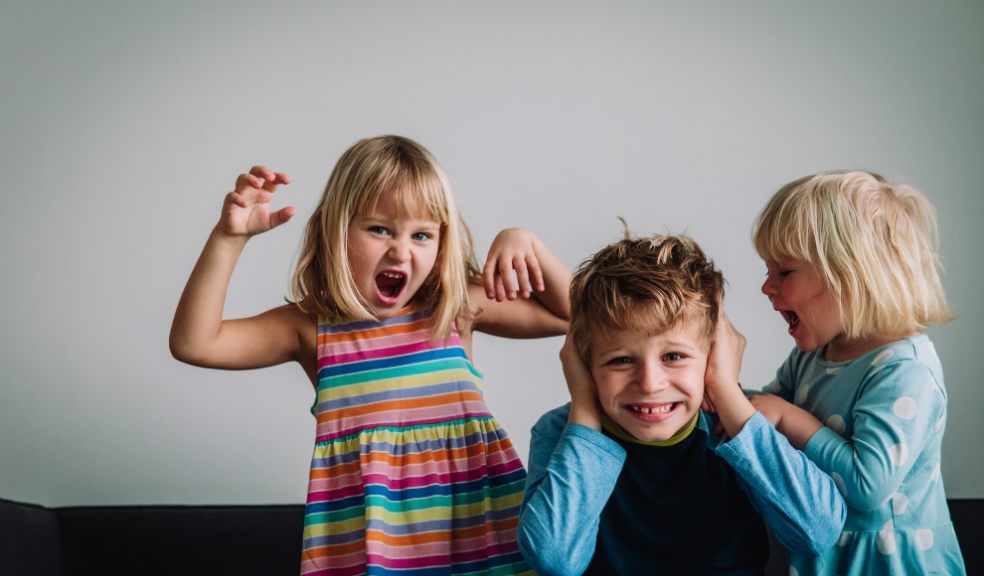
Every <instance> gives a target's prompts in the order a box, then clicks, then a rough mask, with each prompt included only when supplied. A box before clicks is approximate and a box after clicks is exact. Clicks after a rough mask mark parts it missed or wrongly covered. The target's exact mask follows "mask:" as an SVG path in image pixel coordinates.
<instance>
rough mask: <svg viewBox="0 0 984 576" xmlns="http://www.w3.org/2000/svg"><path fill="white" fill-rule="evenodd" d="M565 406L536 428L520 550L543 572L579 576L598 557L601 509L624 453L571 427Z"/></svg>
mask: <svg viewBox="0 0 984 576" xmlns="http://www.w3.org/2000/svg"><path fill="white" fill-rule="evenodd" d="M567 414H568V410H567V409H566V407H564V408H558V409H556V410H552V411H551V412H548V413H547V414H545V415H544V416H543V417H542V418H540V420H539V422H537V423H536V425H535V426H534V427H533V430H532V439H531V441H530V457H529V467H528V468H529V472H528V476H527V478H526V493H525V494H524V497H523V505H522V509H521V511H520V517H519V531H518V539H519V549H520V551H521V552H522V554H523V557H525V558H526V561H527V562H528V563H529V564H530V565H531V566H532V567H533V569H534V570H536V571H537V572H538V573H540V574H547V575H554V574H564V575H566V574H572V575H573V574H581V573H583V572H584V571H585V570H586V569H587V567H588V564H589V563H590V562H591V558H592V557H594V551H595V541H596V539H597V535H598V524H599V521H600V519H601V511H602V510H603V509H604V507H605V504H606V503H607V502H608V498H609V497H610V496H611V494H612V490H614V489H615V483H616V481H617V480H618V476H619V474H620V473H621V471H622V465H623V464H624V462H625V450H623V449H622V447H621V446H619V445H618V444H617V443H616V442H615V441H613V440H612V439H610V438H608V437H607V436H605V435H604V434H602V433H601V432H598V431H595V430H592V429H590V428H588V427H586V426H581V425H579V424H570V425H568V424H567Z"/></svg>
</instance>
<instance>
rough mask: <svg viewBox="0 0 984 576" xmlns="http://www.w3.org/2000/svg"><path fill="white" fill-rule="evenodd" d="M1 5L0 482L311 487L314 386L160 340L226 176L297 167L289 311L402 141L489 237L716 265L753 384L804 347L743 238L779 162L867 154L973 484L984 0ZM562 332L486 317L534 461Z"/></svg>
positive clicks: (150, 487)
mask: <svg viewBox="0 0 984 576" xmlns="http://www.w3.org/2000/svg"><path fill="white" fill-rule="evenodd" d="M273 6H274V4H270V3H268V2H256V1H241V2H201V1H195V2H191V1H187V0H178V1H175V2H146V1H138V2H123V1H119V2H112V1H105V0H102V1H101V0H91V1H85V2H69V1H66V0H53V1H43V0H42V1H37V2H27V1H15V0H5V1H3V2H2V3H0V85H2V89H0V190H2V194H3V203H2V214H3V218H2V223H0V246H2V248H0V270H2V274H3V280H2V283H0V286H2V289H3V292H2V298H0V366H2V368H0V378H2V382H0V497H4V498H11V499H15V500H24V501H32V502H38V503H41V504H46V505H87V504H149V503H165V504H166V503H187V504H198V503H297V502H302V501H303V500H304V496H305V490H306V483H307V469H308V460H309V457H310V454H311V447H312V441H313V431H314V421H313V418H312V416H311V414H310V413H309V411H308V410H309V407H310V405H311V403H312V400H313V395H314V393H313V390H312V389H311V386H310V384H309V383H308V382H307V380H306V378H305V377H304V375H303V374H302V371H301V370H300V368H299V367H298V366H296V365H286V366H279V367H275V368H270V369H265V370H256V371H251V372H224V371H216V370H206V369H200V368H194V367H191V366H187V365H183V364H180V363H178V362H177V361H175V360H173V359H172V358H171V356H170V354H169V352H168V346H167V337H168V330H169V327H170V322H171V316H172V314H173V311H174V307H175V304H176V303H177V300H178V296H179V294H180V292H181V289H182V287H183V285H184V282H185V280H186V279H187V276H188V273H189V272H190V271H191V268H192V265H193V264H194V262H195V259H196V258H197V256H198V254H199V251H200V250H201V247H202V245H203V243H204V241H205V239H206V237H207V236H208V233H209V231H210V229H211V227H212V226H213V225H214V223H215V222H216V220H217V217H218V213H219V208H220V205H221V202H222V196H223V194H225V193H226V192H227V191H229V190H230V189H231V188H232V185H233V182H234V180H235V177H236V175H237V174H238V173H239V172H242V171H244V170H247V169H248V168H249V167H250V166H251V165H253V164H257V163H264V164H267V165H269V166H272V167H274V168H276V169H278V170H281V171H284V172H287V173H288V174H290V175H291V176H292V177H293V183H292V184H291V185H290V186H289V187H286V188H284V189H283V191H282V193H281V197H280V200H279V203H280V205H284V204H288V203H289V204H293V205H295V206H297V208H298V211H299V217H297V218H296V219H295V220H294V221H292V222H291V223H289V224H288V225H286V226H284V227H282V228H280V229H277V230H276V231H274V232H271V233H269V234H267V235H264V236H261V237H258V238H255V239H253V240H252V241H251V242H250V244H249V246H248V247H247V250H246V252H245V253H244V255H243V257H242V260H241V262H240V264H239V267H238V268H237V270H236V273H235V275H234V277H233V280H232V285H231V289H230V292H229V296H228V300H227V313H228V315H229V316H242V315H250V314H254V313H257V312H260V311H262V310H265V309H267V308H270V307H273V306H276V305H279V304H280V303H282V302H283V298H284V296H285V295H286V293H287V283H288V278H289V274H290V271H291V268H292V265H293V262H294V258H295V257H296V254H297V248H298V243H299V238H300V233H301V230H302V228H303V224H304V222H305V220H306V218H307V215H308V214H309V213H310V211H311V210H312V208H313V206H314V203H315V201H316V200H317V198H318V196H319V195H320V193H321V190H322V189H323V187H324V185H325V182H326V181H327V178H328V174H329V172H330V171H331V168H332V166H333V165H334V163H335V161H336V159H337V158H338V156H339V155H340V154H341V153H342V151H343V150H345V149H346V148H347V147H348V146H350V145H351V144H352V143H353V142H355V141H356V140H358V139H360V138H363V137H367V136H373V135H378V134H384V133H396V134H402V135H406V136H409V137H411V138H414V139H415V140H417V141H419V142H421V143H422V144H424V145H425V146H427V147H428V148H429V149H430V150H431V151H432V152H433V153H434V154H435V155H436V157H437V158H438V159H439V160H440V161H441V163H442V164H443V166H444V168H445V170H446V171H447V173H448V174H449V176H450V177H451V179H452V181H453V183H454V186H455V189H456V192H457V194H458V197H459V199H460V205H461V207H462V211H463V213H464V215H465V217H466V219H467V220H468V222H469V224H470V226H471V228H472V231H473V233H474V235H475V238H476V243H477V248H478V254H479V258H480V259H482V260H484V255H485V252H486V251H487V249H488V246H489V243H490V242H491V240H492V238H493V237H494V236H495V233H496V232H497V231H498V230H499V229H501V228H503V227H507V226H523V227H528V228H530V229H532V230H534V231H535V232H536V233H537V234H538V235H539V237H540V238H541V239H542V240H543V241H544V242H545V243H546V244H548V245H549V246H551V247H552V248H553V249H554V251H555V252H556V253H557V254H558V255H559V256H560V257H561V259H562V260H563V261H564V262H566V263H567V264H568V265H570V266H571V267H573V266H575V265H576V264H577V263H579V262H580V261H581V260H582V259H584V258H585V257H587V256H588V255H590V254H591V253H592V252H594V251H595V250H597V249H599V248H600V247H602V246H603V245H605V244H606V243H608V242H611V241H613V240H616V239H617V238H618V237H619V235H620V233H621V229H620V225H619V223H618V220H617V217H618V216H623V217H625V218H626V219H627V220H628V222H629V224H630V226H631V228H632V230H633V231H635V232H637V233H649V232H686V233H689V234H691V235H693V236H694V237H695V238H697V239H698V241H700V242H701V243H702V244H703V246H704V247H705V248H706V250H707V252H708V253H709V254H710V255H711V256H712V257H713V258H714V259H715V261H716V262H717V264H718V266H719V267H720V268H721V269H722V270H723V271H724V273H725V275H726V277H727V279H728V281H729V290H728V297H727V310H728V312H729V314H730V315H731V317H732V319H733V321H734V322H735V324H736V325H737V326H738V328H739V329H741V330H742V331H743V332H744V333H745V334H746V336H747V337H748V341H749V344H748V350H747V353H746V356H745V361H744V365H743V372H742V381H743V383H744V384H745V385H746V386H747V387H750V388H759V387H761V386H763V385H764V384H766V383H767V382H768V381H769V380H771V378H772V376H773V374H774V371H775V369H776V367H777V366H778V365H779V363H780V361H781V360H782V359H783V358H784V357H785V355H786V354H787V353H788V352H789V350H790V349H791V347H792V340H791V339H790V338H789V336H788V335H787V334H786V330H785V324H784V323H783V321H782V319H781V318H780V317H779V315H778V314H776V313H774V312H773V311H772V310H771V307H770V305H769V303H768V301H767V299H766V298H765V297H763V296H762V295H761V294H760V292H759V286H760V284H761V282H762V280H763V278H764V273H765V267H764V265H763V263H762V262H761V261H760V260H759V259H758V257H757V256H756V254H755V252H754V250H753V248H752V245H751V242H750V240H749V232H750V228H751V224H752V221H753V219H754V217H755V215H756V214H757V213H758V211H759V210H760V209H761V207H762V206H763V204H764V203H765V201H766V200H767V199H768V198H769V196H770V195H771V194H772V193H773V192H774V191H775V190H776V189H777V188H778V187H779V186H781V185H782V184H783V183H785V182H787V181H789V180H791V179H793V178H796V177H799V176H801V175H804V174H807V173H811V172H815V171H818V170H823V169H831V168H865V169H870V170H874V171H878V172H881V173H883V174H885V175H886V176H888V177H889V178H892V179H899V180H904V181H906V182H909V183H911V184H913V185H915V186H916V187H918V188H920V189H922V190H923V191H924V192H925V193H926V195H927V196H928V197H929V198H930V199H931V201H932V202H934V203H935V205H936V207H937V209H938V212H939V220H940V224H941V231H942V242H943V257H944V264H945V267H946V270H945V279H944V281H945V285H946V288H947V291H948V294H949V297H950V298H951V300H952V304H953V305H954V308H955V309H956V312H957V319H956V320H955V321H954V322H951V323H949V324H946V325H943V326H938V327H934V328H932V329H931V330H930V333H931V336H932V337H933V339H934V341H935V342H936V347H937V349H938V350H939V352H940V354H941V356H942V359H943V363H944V368H945V372H946V386H947V389H948V391H949V421H948V423H947V436H946V441H945V446H944V461H943V476H944V479H945V482H946V487H947V491H948V496H950V497H965V498H966V497H975V498H980V497H984V462H982V460H984V451H982V447H981V443H980V442H979V441H978V440H979V438H980V437H981V433H982V431H984V424H982V418H981V414H980V409H981V407H982V406H984V402H982V401H984V386H982V378H981V376H980V373H981V370H980V364H979V359H980V356H981V352H980V351H979V348H980V344H981V342H982V328H981V327H982V324H984V314H982V307H981V303H980V287H981V285H982V269H984V264H982V258H981V256H980V253H981V248H982V247H984V233H982V231H981V226H980V220H981V218H982V216H984V194H982V192H981V182H982V181H984V115H982V108H981V106H982V103H984V74H982V72H984V4H982V3H980V2H978V1H976V0H968V1H950V2H933V3H919V2H895V1H878V2H838V1H834V2H822V3H820V2H816V3H806V2H786V1H779V0H777V1H772V2H731V1H719V2H649V1H646V2H643V1H639V2H618V1H615V2H576V1H564V2H536V3H529V2H494V3H493V2H486V3H477V2H452V1H447V2H435V1H418V2H395V1H394V2H356V1H352V2H330V3H329V2H304V3H294V2H286V3H280V4H277V5H276V6H277V8H274V7H273ZM560 344H561V340H560V339H559V338H552V339H547V340H540V341H507V340H499V339H495V338H490V337H483V336H479V337H478V338H477V339H476V343H475V356H476V357H475V360H476V363H477V365H478V367H479V368H480V369H481V370H482V371H483V372H484V374H485V377H486V394H487V399H488V402H489V404H490V405H491V407H492V411H493V413H494V414H496V416H497V417H498V418H499V420H500V421H501V423H502V424H503V426H504V427H505V429H506V430H507V431H508V432H509V433H510V435H511V436H512V438H513V440H514V442H515V444H516V447H517V449H518V450H519V452H520V454H521V455H522V457H523V458H524V460H525V458H526V455H527V450H528V443H529V428H530V426H531V425H532V424H533V423H534V422H535V420H536V418H537V417H538V416H539V415H540V414H541V413H543V412H544V411H546V410H548V409H550V408H552V407H554V406H557V405H559V404H561V403H563V402H565V401H566V399H567V395H566V388H565V385H564V382H563V380H562V377H561V373H560V368H559V363H558V361H557V351H558V349H559V347H560Z"/></svg>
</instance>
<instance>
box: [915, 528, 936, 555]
mask: <svg viewBox="0 0 984 576" xmlns="http://www.w3.org/2000/svg"><path fill="white" fill-rule="evenodd" d="M933 541H934V538H933V531H932V530H930V529H929V528H920V529H919V530H916V548H919V549H920V550H922V551H923V552H925V551H926V550H929V549H930V548H932V547H933Z"/></svg>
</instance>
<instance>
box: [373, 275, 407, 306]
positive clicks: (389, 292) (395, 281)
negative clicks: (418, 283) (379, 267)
mask: <svg viewBox="0 0 984 576" xmlns="http://www.w3.org/2000/svg"><path fill="white" fill-rule="evenodd" d="M406 284H407V275H406V274H404V273H402V272H395V271H391V270H387V271H385V272H380V273H379V274H377V275H376V291H377V292H378V293H379V297H380V299H381V300H383V301H384V302H386V303H392V302H394V301H396V299H397V297H398V296H399V295H400V292H402V291H403V287H404V286H406Z"/></svg>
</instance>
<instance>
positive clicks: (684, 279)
mask: <svg viewBox="0 0 984 576" xmlns="http://www.w3.org/2000/svg"><path fill="white" fill-rule="evenodd" d="M623 224H624V221H623ZM723 295H724V277H723V276H722V275H721V272H720V271H719V270H717V269H716V268H715V267H714V262H712V261H711V260H709V259H708V258H707V257H706V256H705V255H704V251H703V250H701V249H700V246H698V245H697V243H696V242H695V241H694V240H693V239H691V238H689V237H688V236H664V235H659V234H657V235H652V236H645V237H642V238H634V237H630V236H629V233H628V231H627V230H626V238H625V239H624V240H621V241H619V242H616V243H614V244H610V245H608V246H606V247H605V248H602V249H601V250H599V251H598V252H597V253H596V254H594V256H592V257H591V258H589V259H587V260H585V261H584V262H582V263H581V264H580V265H579V266H578V268H577V270H576V271H575V273H574V277H573V278H572V279H571V324H570V333H571V338H572V340H573V342H574V347H575V348H576V349H577V352H578V354H579V355H580V356H581V359H582V360H584V362H585V363H586V364H587V365H589V366H590V365H591V338H592V335H593V334H596V333H599V332H601V333H604V332H605V331H606V330H613V329H614V330H632V331H636V332H642V333H646V334H659V333H662V332H664V331H666V330H669V329H671V328H673V327H674V326H676V325H678V324H679V323H680V322H697V323H699V328H700V330H701V335H702V336H704V337H705V338H706V341H707V342H708V343H710V341H711V338H712V336H713V334H714V327H715V324H716V323H717V318H718V306H719V304H718V303H719V302H720V300H721V298H722V297H723Z"/></svg>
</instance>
